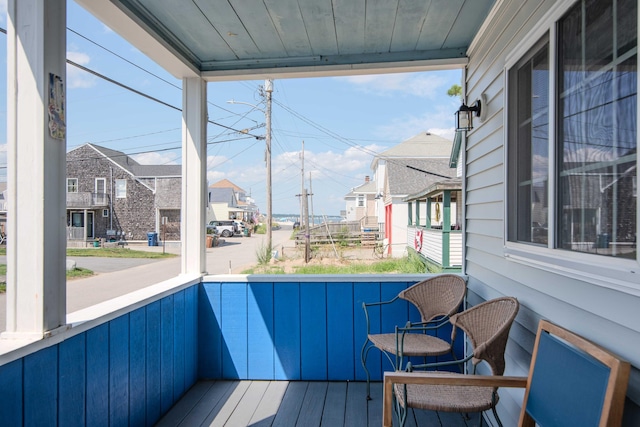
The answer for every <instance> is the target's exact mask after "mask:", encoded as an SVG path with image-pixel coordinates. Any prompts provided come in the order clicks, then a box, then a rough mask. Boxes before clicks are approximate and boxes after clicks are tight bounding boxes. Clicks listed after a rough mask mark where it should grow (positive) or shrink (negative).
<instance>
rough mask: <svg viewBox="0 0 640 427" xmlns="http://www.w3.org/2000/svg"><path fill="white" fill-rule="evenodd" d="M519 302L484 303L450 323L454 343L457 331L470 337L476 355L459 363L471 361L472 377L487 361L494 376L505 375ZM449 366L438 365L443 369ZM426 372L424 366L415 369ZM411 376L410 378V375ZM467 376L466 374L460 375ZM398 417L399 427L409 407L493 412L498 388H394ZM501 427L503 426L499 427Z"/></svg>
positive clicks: (447, 386) (453, 317) (446, 386)
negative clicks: (506, 354)
mask: <svg viewBox="0 0 640 427" xmlns="http://www.w3.org/2000/svg"><path fill="white" fill-rule="evenodd" d="M518 308H519V304H518V300H516V299H515V298H511V297H503V298H496V299H493V300H489V301H485V302H483V303H480V304H478V305H476V306H474V307H471V308H470V309H468V310H465V311H463V312H462V313H458V314H455V315H453V316H451V318H450V319H449V320H450V322H451V324H452V325H453V326H454V329H453V331H452V340H453V339H455V335H456V331H457V329H458V328H459V329H461V330H462V331H464V332H465V334H466V335H467V338H468V340H469V341H470V343H471V346H472V347H473V353H472V354H470V355H469V356H467V357H466V358H465V359H463V360H462V361H460V362H465V363H466V362H467V361H471V362H472V364H473V371H474V372H473V373H474V374H475V368H476V366H477V365H478V363H480V362H481V361H485V362H486V363H487V364H488V365H489V368H490V369H491V372H492V374H493V375H502V374H503V373H504V368H505V362H504V351H505V348H506V345H507V340H508V338H509V330H510V329H511V324H512V323H513V320H514V319H515V317H516V314H517V313H518ZM443 364H446V363H439V364H438V365H439V366H442V365H443ZM416 368H425V366H416ZM408 375H410V374H408ZM457 375H458V376H464V374H457ZM393 392H394V396H395V398H396V413H397V414H398V419H399V420H400V425H404V422H405V419H406V413H407V407H410V408H418V409H428V410H432V411H444V412H462V413H469V412H483V411H486V410H488V409H492V410H493V411H494V414H495V416H496V419H497V420H498V423H500V420H499V419H498V418H497V413H496V412H495V405H496V404H497V403H498V393H497V387H458V386H454V385H422V384H402V383H401V382H398V383H396V384H395V385H394V390H393ZM500 425H501V424H500Z"/></svg>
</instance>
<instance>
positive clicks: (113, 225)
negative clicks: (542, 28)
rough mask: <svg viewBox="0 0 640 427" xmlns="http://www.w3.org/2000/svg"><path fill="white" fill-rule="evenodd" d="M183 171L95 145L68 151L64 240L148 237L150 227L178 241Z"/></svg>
mask: <svg viewBox="0 0 640 427" xmlns="http://www.w3.org/2000/svg"><path fill="white" fill-rule="evenodd" d="M181 173H182V169H181V166H180V165H141V164H139V163H138V162H136V161H135V160H133V159H132V158H131V157H129V156H128V155H126V154H125V153H123V152H121V151H116V150H112V149H109V148H106V147H101V146H98V145H95V144H84V145H82V146H80V147H78V148H74V149H73V150H71V151H69V152H68V153H67V239H68V241H69V242H82V243H84V242H87V241H94V240H95V239H96V238H104V239H105V240H107V241H109V240H120V239H121V238H124V239H126V240H146V239H147V238H148V237H147V236H148V235H147V233H149V232H157V233H158V235H159V239H162V238H164V239H165V240H179V239H180V202H181V179H182V178H181ZM163 222H164V224H163Z"/></svg>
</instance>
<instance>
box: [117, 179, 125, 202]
mask: <svg viewBox="0 0 640 427" xmlns="http://www.w3.org/2000/svg"><path fill="white" fill-rule="evenodd" d="M115 187H116V188H115V190H116V199H124V198H125V197H127V180H126V179H116V185H115Z"/></svg>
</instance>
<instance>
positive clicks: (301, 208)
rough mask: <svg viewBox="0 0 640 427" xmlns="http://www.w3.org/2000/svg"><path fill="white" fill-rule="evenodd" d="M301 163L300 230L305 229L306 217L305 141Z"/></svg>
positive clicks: (301, 153)
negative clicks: (304, 198) (304, 199)
mask: <svg viewBox="0 0 640 427" xmlns="http://www.w3.org/2000/svg"><path fill="white" fill-rule="evenodd" d="M300 161H301V163H302V166H301V167H300V195H301V196H300V197H301V198H300V229H304V225H305V218H306V215H305V213H304V202H303V199H302V197H303V196H304V141H302V151H300Z"/></svg>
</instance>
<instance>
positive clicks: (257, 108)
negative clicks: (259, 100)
mask: <svg viewBox="0 0 640 427" xmlns="http://www.w3.org/2000/svg"><path fill="white" fill-rule="evenodd" d="M227 104H244V105H248V106H249V107H253V108H254V109H255V110H258V111H262V112H263V113H264V112H265V111H264V109H262V108H260V107H258V106H257V105H254V104H250V103H248V102H243V101H236V100H234V99H230V100H228V101H227Z"/></svg>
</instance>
